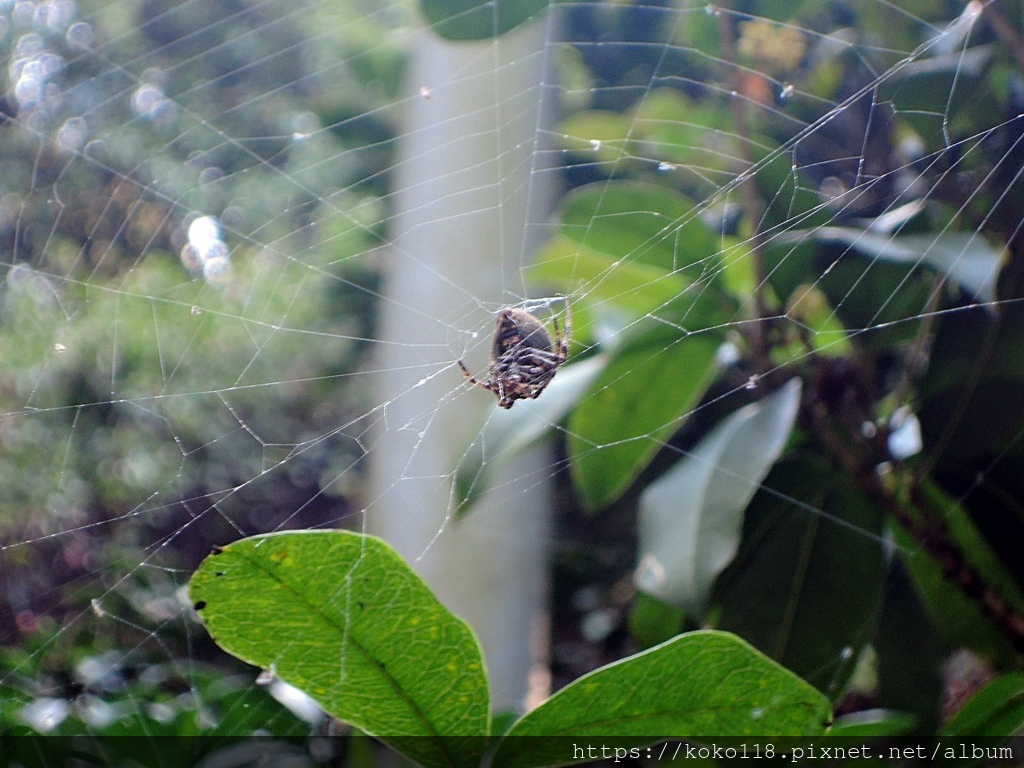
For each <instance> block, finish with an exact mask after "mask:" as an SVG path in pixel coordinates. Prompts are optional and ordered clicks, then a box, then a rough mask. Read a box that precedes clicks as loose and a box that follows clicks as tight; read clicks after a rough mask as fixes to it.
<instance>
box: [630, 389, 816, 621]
mask: <svg viewBox="0 0 1024 768" xmlns="http://www.w3.org/2000/svg"><path fill="white" fill-rule="evenodd" d="M799 405H800V380H799V379H791V380H790V381H789V382H787V383H786V384H785V385H784V386H783V387H782V388H781V389H779V390H778V391H777V392H773V393H772V394H770V395H769V396H768V397H766V398H764V399H763V400H761V401H760V402H757V403H751V404H750V405H747V406H745V407H743V408H741V409H740V410H738V411H735V412H733V413H731V414H730V415H729V416H727V417H726V418H725V419H724V420H723V421H722V423H721V424H719V425H718V426H717V427H715V429H714V430H712V432H711V433H710V434H709V435H707V437H705V438H704V439H703V440H701V441H700V443H698V444H697V445H696V446H695V447H694V448H693V450H691V451H689V452H688V453H687V454H686V455H685V456H684V457H683V458H682V459H680V460H679V461H678V462H677V463H676V465H675V466H674V467H673V468H672V469H670V470H669V471H668V472H666V473H665V474H664V475H663V476H662V477H661V478H659V479H658V480H657V481H656V482H654V483H651V484H650V485H649V486H647V488H646V489H645V490H644V492H643V494H642V495H641V496H640V521H639V523H640V541H639V547H638V557H639V560H640V565H639V567H638V568H637V575H636V582H637V586H638V587H639V588H640V589H642V590H644V591H645V592H648V593H649V594H652V595H654V596H655V597H658V598H660V599H661V600H664V601H665V602H667V603H670V604H672V605H676V606H679V607H680V608H682V609H683V610H684V611H686V612H687V613H688V614H689V615H690V616H691V617H695V618H702V617H703V613H704V611H705V609H706V607H707V599H708V594H709V592H710V591H711V586H712V584H713V583H714V581H715V579H716V578H717V577H718V574H719V573H721V572H722V569H723V568H725V566H726V565H728V564H729V562H730V561H731V560H732V559H733V557H734V556H735V554H736V550H737V549H738V548H739V542H740V534H741V533H742V530H743V513H744V511H745V510H746V508H747V504H749V503H750V500H751V498H753V496H754V493H755V492H756V491H757V489H758V486H759V485H760V483H761V481H762V480H764V477H765V475H767V474H768V470H769V469H771V467H772V464H774V463H775V460H776V459H778V457H779V454H780V453H781V452H782V449H783V448H784V447H785V445H786V441H787V440H788V439H789V433H790V431H791V430H792V429H793V424H794V422H795V420H796V414H797V408H798V407H799Z"/></svg>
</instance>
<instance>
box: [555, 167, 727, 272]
mask: <svg viewBox="0 0 1024 768" xmlns="http://www.w3.org/2000/svg"><path fill="white" fill-rule="evenodd" d="M562 234H564V235H565V236H566V237H567V238H569V239H570V240H573V241H575V242H577V243H579V244H580V245H583V246H585V247H587V248H590V249H592V250H595V251H601V252H602V253H607V254H610V255H612V256H616V257H619V258H624V259H628V260H629V261H630V262H639V263H641V264H649V265H652V266H656V267H660V268H661V269H662V270H665V271H666V272H672V273H674V274H676V275H680V276H682V270H684V269H685V268H687V267H693V266H694V265H695V269H692V270H691V273H692V274H691V275H690V278H689V279H688V280H687V281H686V282H687V283H688V284H689V283H692V282H695V281H696V280H697V279H698V278H700V276H701V274H702V273H703V272H704V270H706V269H708V268H709V265H708V264H707V263H706V261H707V259H709V258H711V257H713V256H715V255H716V254H717V253H718V252H719V250H720V247H721V239H720V237H718V236H716V235H715V234H714V233H713V232H712V231H711V230H710V229H708V227H707V226H706V225H705V224H704V222H703V221H702V220H701V218H700V217H699V216H698V215H697V213H696V211H695V209H694V206H693V203H692V202H690V201H689V200H688V199H687V198H685V197H683V196H682V195H681V194H679V193H678V192H676V191H675V190H673V189H670V188H668V187H665V186H660V185H655V184H645V183H642V182H634V181H620V182H608V183H600V184H591V185H589V186H586V187H582V188H580V189H577V190H575V191H574V192H572V193H571V194H570V195H568V197H567V198H566V200H565V203H564V205H563V211H562ZM709 271H710V270H709Z"/></svg>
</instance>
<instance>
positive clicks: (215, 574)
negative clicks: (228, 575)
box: [213, 571, 224, 576]
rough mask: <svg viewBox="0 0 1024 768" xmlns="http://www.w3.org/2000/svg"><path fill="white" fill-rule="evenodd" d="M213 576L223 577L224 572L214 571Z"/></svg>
mask: <svg viewBox="0 0 1024 768" xmlns="http://www.w3.org/2000/svg"><path fill="white" fill-rule="evenodd" d="M213 575H214V576H223V575H224V571H214V573H213Z"/></svg>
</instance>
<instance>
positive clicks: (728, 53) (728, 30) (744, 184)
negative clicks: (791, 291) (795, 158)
mask: <svg viewBox="0 0 1024 768" xmlns="http://www.w3.org/2000/svg"><path fill="white" fill-rule="evenodd" d="M715 15H716V17H717V19H718V32H719V36H720V37H721V44H722V60H723V61H724V62H725V63H726V64H727V65H728V67H729V70H730V71H729V83H730V85H729V87H730V88H731V90H732V97H731V98H730V100H729V102H730V108H731V109H732V120H733V128H734V130H735V135H736V139H737V142H736V144H737V147H736V154H737V155H738V157H739V159H740V162H741V163H742V164H743V171H742V172H741V177H740V191H741V194H742V195H743V216H744V218H745V219H746V220H747V222H749V224H750V229H751V233H750V239H749V243H750V253H751V256H752V258H753V260H754V276H755V279H756V285H755V287H754V305H755V311H756V313H757V318H756V319H757V320H758V321H759V322H756V323H751V334H752V336H753V341H754V347H755V349H756V351H757V353H758V356H759V357H763V358H764V359H768V340H767V334H766V333H765V329H764V323H763V321H764V320H765V319H766V318H767V317H768V306H767V303H766V301H765V296H764V292H765V286H766V285H767V280H768V275H767V271H766V270H765V266H764V248H763V242H762V233H761V216H762V215H763V212H764V209H763V206H762V205H761V194H760V191H759V190H758V188H757V178H756V176H755V175H754V172H753V169H754V159H753V157H752V156H751V154H750V124H749V121H748V119H747V108H748V104H747V99H746V98H745V97H744V96H743V72H742V70H741V69H740V68H739V66H737V64H736V34H735V30H734V29H733V19H732V14H731V11H730V9H729V8H728V6H725V5H723V6H720V7H719V8H717V9H716V14H715Z"/></svg>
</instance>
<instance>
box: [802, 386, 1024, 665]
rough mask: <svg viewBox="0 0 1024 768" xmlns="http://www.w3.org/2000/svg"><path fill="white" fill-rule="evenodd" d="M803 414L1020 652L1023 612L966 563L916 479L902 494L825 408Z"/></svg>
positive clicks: (875, 498) (861, 444) (877, 500)
mask: <svg viewBox="0 0 1024 768" xmlns="http://www.w3.org/2000/svg"><path fill="white" fill-rule="evenodd" d="M803 412H804V418H805V420H806V421H808V422H809V423H810V425H811V427H812V429H813V432H814V434H815V435H816V436H817V437H818V439H819V440H820V441H821V442H822V443H823V444H824V445H825V447H826V448H827V449H828V451H829V453H830V454H832V456H833V458H834V459H835V460H836V461H838V462H839V464H840V465H841V466H842V467H843V468H844V469H845V470H846V471H847V472H849V473H850V474H851V475H852V476H853V477H854V479H855V481H856V482H857V485H858V486H859V487H860V488H861V489H862V490H863V491H864V492H865V493H867V495H868V496H869V497H870V498H871V499H872V500H873V501H874V502H875V503H877V504H879V505H880V506H881V507H882V509H884V510H885V511H886V512H887V513H888V514H889V515H891V516H892V517H893V519H895V520H896V522H898V523H899V524H900V525H901V526H902V527H903V528H904V529H905V530H906V531H907V533H908V534H909V535H910V536H911V537H912V538H913V539H914V540H915V541H917V542H918V543H919V544H920V545H921V546H922V547H923V548H924V549H925V550H926V551H927V552H929V553H930V554H931V555H932V557H933V558H934V559H935V561H936V563H937V564H938V565H939V568H940V569H941V570H942V574H943V576H945V577H946V578H947V579H948V580H950V581H952V582H953V583H955V584H956V585H957V586H959V587H960V589H961V590H963V592H964V593H965V594H966V595H967V596H968V597H969V598H971V599H972V600H974V601H975V602H976V603H977V604H978V605H979V607H980V608H981V611H982V613H984V614H985V615H986V616H987V617H988V618H989V620H991V621H992V623H993V624H994V625H995V626H996V627H997V628H998V629H999V631H1000V632H1001V633H1002V634H1003V635H1004V636H1005V637H1006V638H1007V640H1008V641H1009V642H1010V644H1011V645H1012V646H1013V647H1014V648H1015V649H1016V650H1017V651H1018V652H1021V653H1024V614H1022V613H1021V612H1020V611H1019V610H1018V609H1017V607H1016V606H1014V605H1012V604H1011V603H1010V602H1009V601H1007V600H1006V598H1004V597H1003V596H1002V595H1001V594H999V593H998V592H997V591H996V590H995V589H994V588H993V587H992V586H991V585H990V584H988V583H986V581H985V579H984V577H983V576H982V575H981V573H980V572H979V571H978V570H977V569H976V568H975V567H974V566H973V565H971V563H970V562H968V560H967V557H966V556H965V555H964V553H963V550H961V549H960V547H959V545H958V544H957V543H956V542H955V541H953V539H952V538H950V535H949V531H948V528H947V526H946V522H945V520H944V518H943V515H942V513H941V512H938V511H936V510H935V509H933V508H932V506H931V504H930V502H929V501H928V499H927V498H925V494H924V493H923V492H922V490H921V487H920V485H919V484H918V483H916V482H914V484H913V485H912V486H911V489H910V493H909V494H908V497H907V498H901V496H900V495H899V494H898V493H897V491H896V489H895V488H893V487H890V486H889V485H887V484H886V483H884V482H883V481H882V479H881V478H880V477H879V475H878V473H877V471H876V466H877V464H878V463H879V461H878V460H876V459H875V457H874V451H873V450H871V448H870V446H868V445H866V444H865V443H864V442H863V441H862V439H851V440H849V441H847V440H843V439H842V437H841V436H840V433H839V431H837V430H836V429H835V428H834V427H833V425H832V421H831V419H830V417H829V415H828V413H827V411H826V409H825V408H824V407H823V406H821V405H820V404H818V405H817V406H815V405H810V406H805V407H804V409H803Z"/></svg>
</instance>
